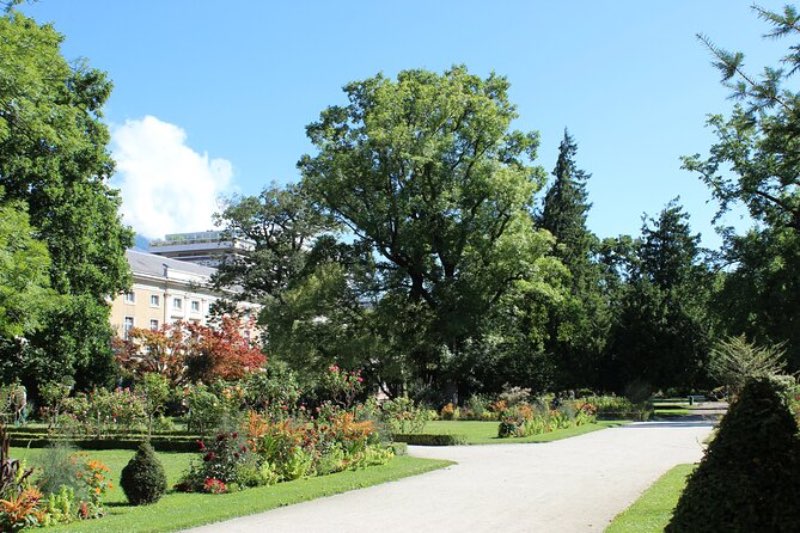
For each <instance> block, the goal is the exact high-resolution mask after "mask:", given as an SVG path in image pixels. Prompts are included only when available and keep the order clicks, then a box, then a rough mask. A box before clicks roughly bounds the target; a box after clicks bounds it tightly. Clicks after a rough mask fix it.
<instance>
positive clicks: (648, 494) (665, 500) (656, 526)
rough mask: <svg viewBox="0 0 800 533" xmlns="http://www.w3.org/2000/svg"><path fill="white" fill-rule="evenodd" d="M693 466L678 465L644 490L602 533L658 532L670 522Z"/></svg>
mask: <svg viewBox="0 0 800 533" xmlns="http://www.w3.org/2000/svg"><path fill="white" fill-rule="evenodd" d="M695 466H696V465H678V466H676V467H675V468H673V469H672V470H670V471H669V472H667V473H666V474H664V475H663V476H661V477H660V478H659V479H658V481H656V482H655V483H653V485H652V486H651V487H650V488H649V489H647V490H646V491H645V492H644V494H642V495H641V496H640V497H639V499H638V500H636V501H635V502H634V503H633V505H631V506H630V507H628V508H627V509H626V510H625V511H623V512H622V513H620V514H618V515H617V516H616V517H615V518H614V521H613V522H611V524H610V525H609V526H608V528H607V529H606V533H649V532H656V531H658V532H661V531H664V528H665V527H666V526H667V524H668V523H669V520H670V518H672V511H673V510H674V509H675V506H676V505H677V504H678V499H679V498H680V496H681V492H683V488H684V487H685V486H686V476H688V475H689V474H690V473H691V472H692V471H693V470H694V469H695Z"/></svg>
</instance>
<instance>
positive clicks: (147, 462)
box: [119, 442, 167, 505]
mask: <svg viewBox="0 0 800 533" xmlns="http://www.w3.org/2000/svg"><path fill="white" fill-rule="evenodd" d="M119 484H120V486H121V487H122V490H123V491H125V496H126V497H127V498H128V501H129V502H131V504H133V505H145V504H148V503H155V502H157V501H158V500H160V499H161V496H163V495H164V493H165V492H166V491H167V476H166V474H165V473H164V467H163V466H162V465H161V461H159V460H158V457H156V454H155V452H154V451H153V447H152V446H150V444H149V443H147V442H143V443H142V444H141V445H140V446H139V449H138V450H136V455H134V456H133V458H131V460H130V461H129V462H128V464H127V465H125V468H123V469H122V476H121V477H120V480H119Z"/></svg>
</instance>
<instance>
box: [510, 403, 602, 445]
mask: <svg viewBox="0 0 800 533" xmlns="http://www.w3.org/2000/svg"><path fill="white" fill-rule="evenodd" d="M596 411H597V408H596V406H595V405H593V404H590V403H588V402H585V401H575V400H568V401H563V402H561V403H560V404H559V405H558V407H556V408H555V409H551V408H549V407H548V406H547V405H546V403H544V402H538V403H537V404H535V405H531V404H529V403H517V404H516V405H514V406H512V407H508V408H506V409H505V410H504V411H503V412H502V413H500V425H499V426H498V429H497V435H498V436H499V437H527V436H530V435H539V434H542V433H549V432H551V431H555V430H557V429H567V428H570V427H576V426H581V425H583V424H588V423H591V422H594V421H595V420H596V416H595V413H596Z"/></svg>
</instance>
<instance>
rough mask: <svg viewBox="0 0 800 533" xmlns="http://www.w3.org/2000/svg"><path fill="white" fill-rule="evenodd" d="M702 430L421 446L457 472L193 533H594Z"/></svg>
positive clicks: (659, 425)
mask: <svg viewBox="0 0 800 533" xmlns="http://www.w3.org/2000/svg"><path fill="white" fill-rule="evenodd" d="M710 431H711V424H710V423H707V422H650V423H639V424H631V425H629V426H625V427H620V428H613V429H605V430H602V431H595V432H593V433H588V434H585V435H581V436H579V437H573V438H569V439H565V440H560V441H556V442H551V443H547V444H495V445H486V446H454V447H447V448H428V447H419V446H412V447H410V448H409V452H410V453H411V455H414V456H417V457H431V458H437V459H451V460H454V461H457V462H458V464H457V465H454V466H451V467H448V468H445V469H442V470H437V471H434V472H429V473H427V474H423V475H420V476H415V477H411V478H406V479H402V480H399V481H394V482H391V483H386V484H383V485H378V486H375V487H370V488H366V489H361V490H356V491H352V492H347V493H344V494H339V495H337V496H331V497H328V498H323V499H319V500H315V501H311V502H306V503H300V504H297V505H292V506H289V507H284V508H280V509H275V510H273V511H268V512H265V513H261V514H256V515H252V516H247V517H242V518H237V519H234V520H229V521H226V522H219V523H216V524H210V525H208V526H205V527H202V528H197V529H194V530H192V531H196V532H217V531H224V532H226V533H234V532H262V531H264V532H315V533H319V532H377V533H389V532H414V533H420V532H428V531H430V532H437V533H438V532H451V531H452V532H461V533H467V532H470V533H471V532H484V531H485V532H490V531H491V532H504V533H506V532H516V531H520V532H522V531H525V532H558V533H561V532H570V531H602V530H603V529H604V528H605V527H606V526H607V525H608V523H609V522H610V521H611V519H613V518H614V516H615V515H616V514H617V513H619V512H620V511H622V510H624V509H625V508H626V507H627V506H628V505H630V504H631V503H632V502H633V501H635V500H636V498H637V497H638V496H639V495H640V494H641V493H642V491H644V490H645V489H646V488H647V487H648V486H650V485H651V484H652V483H653V482H654V481H655V480H656V479H657V478H658V477H659V476H661V474H663V473H664V472H666V471H667V470H669V469H670V468H672V467H673V466H675V465H677V464H681V463H692V462H696V461H698V460H699V459H700V458H701V457H702V450H703V448H702V442H703V440H704V439H705V438H706V437H707V436H708V434H709V432H710Z"/></svg>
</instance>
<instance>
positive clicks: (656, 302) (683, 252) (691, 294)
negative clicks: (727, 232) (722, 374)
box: [609, 200, 715, 390]
mask: <svg viewBox="0 0 800 533" xmlns="http://www.w3.org/2000/svg"><path fill="white" fill-rule="evenodd" d="M688 219H689V217H688V215H687V214H686V212H684V211H683V209H682V207H681V206H680V205H678V204H677V201H676V200H674V201H672V202H670V203H669V204H668V205H667V206H666V207H665V208H664V209H663V210H662V211H661V212H660V213H659V214H658V216H657V217H653V218H649V219H648V218H645V220H644V224H643V225H642V235H641V237H640V239H639V240H638V242H636V243H635V245H634V250H635V255H634V256H633V257H631V263H630V264H629V265H628V269H629V271H628V273H627V277H628V281H627V284H626V285H625V287H624V289H623V292H622V295H623V296H622V301H621V303H620V305H619V308H618V310H617V312H618V315H617V317H616V321H615V325H614V328H613V333H612V336H611V345H610V347H609V351H610V353H611V357H612V358H613V363H614V369H615V374H616V378H617V380H616V383H615V384H613V385H614V387H615V388H617V389H619V390H624V388H625V387H626V386H628V385H630V384H631V383H633V382H641V383H643V384H646V385H648V386H651V387H655V388H665V387H692V386H698V385H703V384H704V379H705V364H706V361H707V359H708V353H709V349H710V342H711V331H712V330H711V320H710V317H709V314H708V301H709V298H710V295H711V290H712V288H713V285H714V279H715V277H714V274H713V272H712V271H711V270H710V269H709V267H708V263H707V261H705V258H704V256H703V253H702V250H701V249H700V246H699V241H700V236H699V235H697V234H692V233H691V229H690V227H689V223H688Z"/></svg>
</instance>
